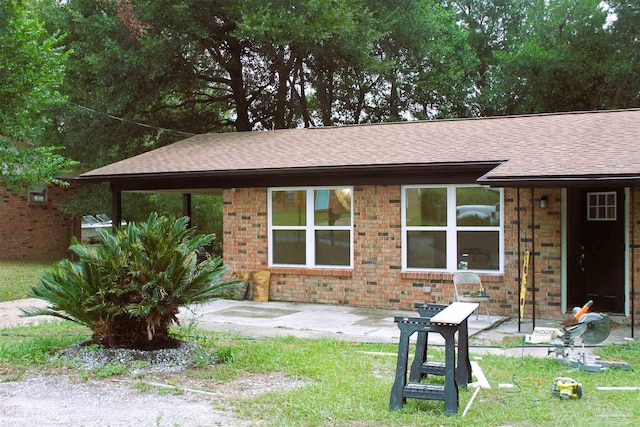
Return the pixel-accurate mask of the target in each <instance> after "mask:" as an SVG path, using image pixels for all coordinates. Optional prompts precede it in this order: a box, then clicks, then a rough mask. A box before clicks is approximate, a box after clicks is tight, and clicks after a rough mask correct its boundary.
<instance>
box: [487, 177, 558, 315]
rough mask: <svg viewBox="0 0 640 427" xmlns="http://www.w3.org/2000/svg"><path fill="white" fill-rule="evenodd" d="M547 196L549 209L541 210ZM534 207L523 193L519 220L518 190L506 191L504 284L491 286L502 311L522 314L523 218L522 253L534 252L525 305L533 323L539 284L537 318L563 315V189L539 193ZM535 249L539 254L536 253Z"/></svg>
mask: <svg viewBox="0 0 640 427" xmlns="http://www.w3.org/2000/svg"><path fill="white" fill-rule="evenodd" d="M542 195H547V196H548V198H549V202H548V203H547V207H546V208H544V209H542V208H540V207H539V201H540V197H541V196H542ZM533 198H534V200H533V203H531V190H530V189H521V190H520V215H519V216H518V203H517V200H518V194H517V190H515V189H512V188H507V189H505V190H504V200H505V203H504V207H505V208H504V224H505V226H504V233H505V236H504V240H505V243H504V245H505V271H504V273H505V274H504V282H503V283H499V284H495V285H492V286H489V287H488V289H489V293H490V294H491V297H492V298H493V299H494V300H495V304H498V306H499V310H496V312H501V313H505V314H510V315H513V313H516V314H517V313H518V310H519V301H518V295H519V291H518V289H519V287H520V282H519V278H520V272H521V269H522V262H523V261H524V256H523V255H521V257H520V264H518V218H520V250H521V253H524V252H525V251H531V252H532V254H531V258H530V262H529V274H528V280H527V283H528V286H527V293H526V303H525V318H527V319H530V318H531V316H532V307H533V297H534V296H533V286H534V284H535V300H536V304H535V306H536V318H556V317H558V316H559V315H560V314H561V302H562V282H561V263H562V213H561V191H560V190H559V189H539V190H535V192H534V196H533ZM532 213H533V214H535V221H534V222H535V229H534V230H535V233H534V234H532V233H531V227H532ZM532 245H535V250H532Z"/></svg>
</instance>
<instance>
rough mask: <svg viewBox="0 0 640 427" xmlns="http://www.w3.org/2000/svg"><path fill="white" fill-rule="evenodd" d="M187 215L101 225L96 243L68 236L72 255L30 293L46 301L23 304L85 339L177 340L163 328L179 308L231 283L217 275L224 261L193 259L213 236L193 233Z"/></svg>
mask: <svg viewBox="0 0 640 427" xmlns="http://www.w3.org/2000/svg"><path fill="white" fill-rule="evenodd" d="M187 225H188V219H187V218H184V217H183V218H175V217H159V216H158V215H157V214H151V215H150V216H149V218H148V219H147V220H146V222H143V223H140V224H136V223H129V224H128V225H127V226H126V227H122V228H119V229H118V230H117V231H116V232H115V233H113V232H110V231H106V230H101V232H100V234H101V237H102V240H101V241H100V243H98V244H96V245H88V244H81V243H79V242H78V240H77V239H74V240H73V242H72V245H71V246H70V250H71V251H73V252H74V253H75V254H76V255H77V257H78V261H77V262H73V261H70V260H63V261H61V262H60V263H58V264H57V265H55V266H54V267H53V269H51V270H49V271H46V272H45V273H44V274H43V275H42V278H41V279H40V281H39V283H38V284H37V285H35V286H34V287H33V288H32V289H31V296H33V297H36V298H40V299H43V300H45V301H48V302H49V303H50V306H49V307H47V308H43V309H38V308H30V309H28V310H24V315H26V316H36V315H51V316H56V317H59V318H62V319H66V320H70V321H72V322H76V323H79V324H82V325H85V326H87V327H89V328H90V329H91V331H92V332H93V336H92V339H91V343H95V344H100V345H104V346H105V347H126V348H138V349H156V348H167V347H173V346H176V345H177V344H178V342H179V340H177V339H174V338H172V337H170V336H169V331H168V329H169V327H170V326H171V324H173V323H178V319H177V317H176V315H177V314H178V311H179V308H180V307H181V306H186V305H189V304H195V303H203V302H206V301H210V300H212V299H215V298H218V297H219V296H221V295H222V294H223V292H224V291H226V290H227V289H229V288H231V287H233V286H236V285H237V284H238V282H237V281H227V282H225V281H223V279H222V277H223V274H224V271H225V269H226V268H225V267H223V266H222V259H221V258H219V257H217V258H211V257H207V259H206V260H204V261H202V262H200V263H198V261H197V253H196V251H197V250H198V248H200V247H202V246H204V245H206V244H208V243H210V242H211V241H212V240H213V236H212V235H196V233H195V230H194V229H189V228H188V227H187Z"/></svg>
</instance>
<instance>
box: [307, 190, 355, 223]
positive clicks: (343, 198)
mask: <svg viewBox="0 0 640 427" xmlns="http://www.w3.org/2000/svg"><path fill="white" fill-rule="evenodd" d="M314 202H315V203H314V221H315V225H346V226H349V225H351V189H350V188H337V189H335V190H334V189H326V190H315V191H314Z"/></svg>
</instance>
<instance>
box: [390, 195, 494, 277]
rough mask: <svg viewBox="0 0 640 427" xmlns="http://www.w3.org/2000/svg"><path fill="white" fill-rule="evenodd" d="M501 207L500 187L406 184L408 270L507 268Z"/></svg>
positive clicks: (405, 257)
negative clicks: (504, 261) (504, 257)
mask: <svg viewBox="0 0 640 427" xmlns="http://www.w3.org/2000/svg"><path fill="white" fill-rule="evenodd" d="M501 206H502V190H500V189H495V188H488V187H480V186H454V185H448V186H406V187H403V191H402V212H403V215H402V233H403V245H402V247H403V253H402V264H403V269H405V270H443V271H456V270H466V269H469V270H479V271H501V270H502V265H503V252H504V251H503V243H502V242H503V238H502V209H501Z"/></svg>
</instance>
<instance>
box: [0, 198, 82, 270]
mask: <svg viewBox="0 0 640 427" xmlns="http://www.w3.org/2000/svg"><path fill="white" fill-rule="evenodd" d="M43 190H44V188H43ZM70 191H73V190H71V189H70V188H61V187H59V186H55V185H52V186H48V187H47V188H46V191H44V192H42V191H39V192H38V194H34V193H31V195H30V194H27V193H26V192H20V191H13V190H11V189H9V188H5V187H0V260H5V261H8V260H12V261H15V260H20V261H55V260H59V259H62V258H64V257H66V256H68V255H69V252H68V250H67V249H68V248H69V244H70V241H71V236H72V235H74V231H75V235H79V232H80V224H79V221H78V223H77V224H76V222H74V220H73V218H72V217H71V216H70V215H68V214H66V213H64V212H62V211H61V210H60V209H59V208H58V203H59V202H60V201H61V200H62V199H63V198H64V197H65V196H66V195H67V194H69V192H70Z"/></svg>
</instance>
